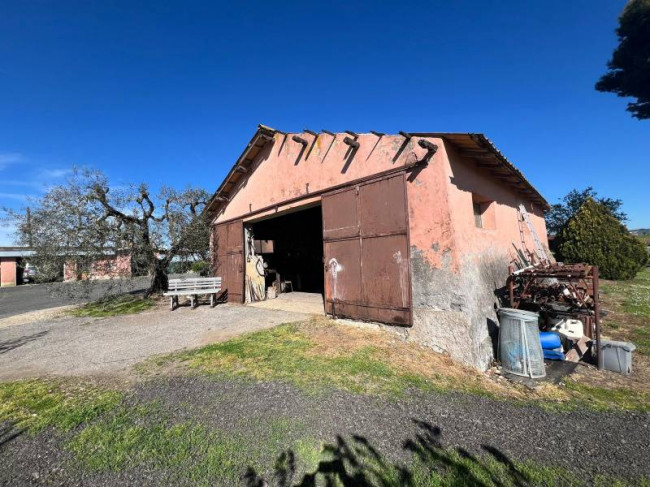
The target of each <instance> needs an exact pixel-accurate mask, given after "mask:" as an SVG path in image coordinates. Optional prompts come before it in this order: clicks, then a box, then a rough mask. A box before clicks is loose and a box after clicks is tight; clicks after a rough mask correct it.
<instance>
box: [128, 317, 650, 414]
mask: <svg viewBox="0 0 650 487" xmlns="http://www.w3.org/2000/svg"><path fill="white" fill-rule="evenodd" d="M179 365H180V366H181V367H182V369H183V372H184V371H185V370H190V371H193V372H197V373H204V374H209V375H213V376H216V377H223V378H229V379H232V378H243V379H248V380H259V381H271V380H280V381H284V382H289V383H292V384H294V385H296V386H298V387H300V388H301V389H303V390H305V391H308V392H312V393H320V392H322V391H326V390H327V389H328V388H336V389H342V390H345V391H348V392H351V393H354V394H379V395H383V396H387V397H392V398H399V397H403V396H404V395H406V394H407V392H408V391H411V390H419V391H424V392H427V391H437V392H449V391H456V392H462V393H468V394H473V395H483V396H487V397H491V398H493V399H497V400H514V401H516V402H517V403H519V404H524V405H529V404H534V405H538V406H541V407H543V408H545V409H551V410H554V409H555V410H563V411H564V410H572V409H577V408H580V407H588V408H590V409H596V410H608V409H611V410H613V409H621V410H642V411H647V410H650V395H648V394H647V393H646V392H644V391H630V390H628V389H625V388H622V389H617V388H614V387H597V386H594V385H592V386H586V385H582V384H581V383H579V382H574V381H573V380H571V379H569V380H567V381H566V385H565V386H556V385H552V384H544V385H543V386H541V387H540V388H539V389H537V390H535V391H531V390H529V389H526V388H525V387H523V386H521V385H518V384H513V383H511V382H508V381H506V380H503V379H501V380H497V381H495V380H491V379H489V378H487V376H486V375H484V374H481V373H480V372H478V371H476V370H475V369H472V368H469V367H464V366H462V365H460V364H458V363H456V362H454V361H453V360H451V359H450V358H449V357H447V356H445V355H441V354H438V353H435V352H433V351H431V350H429V349H426V348H424V347H420V346H418V345H416V344H413V343H407V342H404V341H402V340H400V339H399V338H397V337H396V336H394V335H392V334H390V333H387V332H383V331H379V330H371V329H359V328H355V327H350V326H344V325H339V324H335V323H332V322H331V321H327V320H324V319H314V320H312V321H310V322H304V323H293V324H286V325H281V326H278V327H275V328H272V329H270V330H264V331H260V332H255V333H250V334H247V335H243V336H241V337H238V338H234V339H232V340H229V341H227V342H223V343H216V344H213V345H208V346H206V347H203V348H200V349H196V350H191V351H187V352H182V353H180V354H172V355H167V356H162V357H157V358H155V359H152V360H150V361H149V362H146V363H145V364H143V366H142V367H141V369H140V370H141V371H142V372H144V373H145V374H147V373H155V372H156V371H160V370H165V369H167V368H170V367H171V368H173V367H174V366H179ZM590 372H591V371H590Z"/></svg>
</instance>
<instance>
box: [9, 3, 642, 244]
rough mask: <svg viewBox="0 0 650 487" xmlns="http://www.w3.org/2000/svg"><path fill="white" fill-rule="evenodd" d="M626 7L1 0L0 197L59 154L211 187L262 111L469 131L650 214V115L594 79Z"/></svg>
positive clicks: (26, 183)
mask: <svg viewBox="0 0 650 487" xmlns="http://www.w3.org/2000/svg"><path fill="white" fill-rule="evenodd" d="M624 4H625V2H624V1H622V0H621V1H614V0H572V1H570V2H567V1H565V0H564V1H559V0H547V1H544V2H522V1H485V0H483V1H470V0H467V1H455V2H442V1H439V2H434V1H428V2H421V3H419V2H417V3H409V2H399V3H398V2H375V1H373V2H365V3H364V2H327V3H322V4H316V3H310V2H268V1H265V2H249V3H244V2H228V3H223V4H219V3H218V2H208V1H205V2H194V1H187V0H184V1H182V2H180V1H179V2H173V1H167V2H160V1H155V2H154V1H152V2H143V1H141V2H137V1H133V0H129V1H105V2H102V1H93V2H87V1H85V0H84V1H71V0H64V1H54V0H52V1H35V0H32V1H29V2H26V1H24V0H15V1H14V0H3V2H2V3H1V4H0V206H13V207H17V206H20V205H22V204H24V200H25V198H26V196H27V195H35V196H37V195H38V194H40V193H42V190H43V185H44V184H56V183H58V182H60V181H61V180H62V178H64V177H65V175H66V172H67V171H69V170H70V168H71V167H72V166H73V165H86V166H92V167H95V168H99V169H102V170H103V171H105V172H106V173H107V174H108V175H109V177H111V179H112V180H113V181H115V182H116V183H117V184H124V183H127V182H140V181H147V182H149V183H150V184H151V185H152V186H153V187H158V186H159V185H161V184H169V185H173V186H177V187H184V186H186V185H188V184H189V185H199V186H203V187H205V188H206V189H207V190H209V191H213V190H214V189H216V187H217V186H218V184H219V183H220V181H221V179H222V178H223V176H224V175H225V174H226V172H227V170H228V169H229V167H230V166H231V164H232V163H233V162H234V160H235V158H236V157H237V156H238V155H239V154H240V153H241V151H242V150H243V148H244V146H245V144H246V143H247V142H248V140H249V139H250V137H251V135H252V133H253V132H254V130H255V128H256V126H257V124H258V123H264V124H267V125H270V126H272V127H274V128H278V129H283V130H290V131H297V130H301V129H303V128H310V129H313V130H320V129H323V128H324V129H329V130H337V131H340V130H346V129H349V130H354V131H358V132H362V131H368V130H378V131H382V132H397V131H399V130H405V131H413V132H423V131H451V132H453V131H458V132H483V133H485V134H487V136H488V137H489V138H490V139H491V140H492V141H493V142H494V143H495V144H496V145H497V147H499V148H500V149H501V150H502V151H503V152H504V153H505V154H506V156H507V157H508V158H509V159H510V160H511V161H513V162H514V163H515V164H516V165H517V166H518V167H519V168H520V169H521V170H522V171H523V172H524V174H525V175H526V176H527V177H528V178H529V179H530V180H531V181H532V183H533V184H534V185H535V186H536V187H537V188H538V189H539V190H540V191H541V192H542V194H543V195H544V196H545V197H546V198H547V199H548V200H549V201H550V202H551V203H553V202H556V201H557V199H558V197H560V196H562V195H564V194H566V193H567V192H568V191H569V190H570V189H572V188H575V187H577V188H584V187H586V186H589V185H592V186H594V187H595V188H596V190H597V191H598V192H599V193H600V194H601V195H603V196H609V197H614V198H622V199H623V200H624V203H625V205H624V209H625V211H627V213H628V214H629V216H630V222H629V226H630V227H631V228H637V227H650V204H649V203H648V198H647V190H648V183H649V181H650V178H649V177H648V176H649V169H648V167H649V164H648V162H650V161H649V159H650V156H649V152H648V141H649V140H650V137H649V136H648V133H649V132H650V121H645V122H640V121H637V120H635V119H633V118H631V117H630V116H629V115H628V114H627V112H626V111H625V105H626V100H624V99H620V98H617V97H616V96H614V95H610V94H604V93H599V92H596V91H595V90H594V88H593V86H594V83H595V82H596V80H597V79H598V77H599V76H600V75H601V74H602V73H603V72H604V70H605V63H606V61H607V60H608V58H609V57H610V55H611V53H612V50H613V49H614V47H615V46H616V37H615V34H614V29H615V28H616V25H617V17H618V15H619V13H620V11H621V9H622V8H623V6H624ZM7 231H8V230H7V229H4V230H0V245H3V244H8V243H9V238H8V236H7Z"/></svg>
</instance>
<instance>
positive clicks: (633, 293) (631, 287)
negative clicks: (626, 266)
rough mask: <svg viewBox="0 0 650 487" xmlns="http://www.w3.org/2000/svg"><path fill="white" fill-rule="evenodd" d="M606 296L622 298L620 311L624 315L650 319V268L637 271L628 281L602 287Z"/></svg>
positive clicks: (615, 282)
mask: <svg viewBox="0 0 650 487" xmlns="http://www.w3.org/2000/svg"><path fill="white" fill-rule="evenodd" d="M602 291H603V292H604V293H606V294H612V295H620V296H622V297H623V301H622V310H623V311H624V312H626V313H629V314H632V315H636V316H641V317H645V318H650V267H646V268H645V269H642V270H641V271H639V273H638V274H637V275H636V277H635V278H634V279H631V280H629V281H614V282H613V283H609V284H605V285H603V286H602Z"/></svg>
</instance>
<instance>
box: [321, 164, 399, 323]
mask: <svg viewBox="0 0 650 487" xmlns="http://www.w3.org/2000/svg"><path fill="white" fill-rule="evenodd" d="M322 204H323V245H324V255H325V267H326V272H325V308H326V311H327V312H328V313H330V314H334V315H336V316H347V317H350V318H356V319H363V320H371V321H379V322H384V323H393V324H399V325H410V324H411V312H410V309H411V285H410V275H411V273H410V263H409V243H408V212H407V204H406V184H405V180H404V174H398V175H394V176H390V177H386V178H382V179H378V180H373V181H370V182H367V183H363V184H359V185H356V186H353V187H350V188H345V189H343V190H339V191H336V192H332V193H329V194H327V195H324V196H323V202H322Z"/></svg>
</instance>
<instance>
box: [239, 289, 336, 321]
mask: <svg viewBox="0 0 650 487" xmlns="http://www.w3.org/2000/svg"><path fill="white" fill-rule="evenodd" d="M246 306H247V307H251V308H260V309H275V310H279V311H288V312H292V313H293V312H297V313H309V314H313V315H320V316H324V315H325V305H324V303H323V295H322V294H319V293H301V292H292V293H282V294H280V295H279V296H278V297H277V298H275V299H267V300H266V301H258V302H257V303H249V304H247V305H246Z"/></svg>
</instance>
